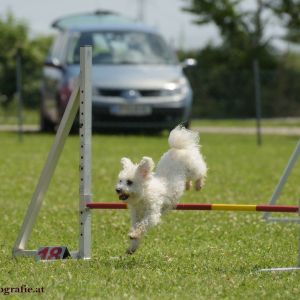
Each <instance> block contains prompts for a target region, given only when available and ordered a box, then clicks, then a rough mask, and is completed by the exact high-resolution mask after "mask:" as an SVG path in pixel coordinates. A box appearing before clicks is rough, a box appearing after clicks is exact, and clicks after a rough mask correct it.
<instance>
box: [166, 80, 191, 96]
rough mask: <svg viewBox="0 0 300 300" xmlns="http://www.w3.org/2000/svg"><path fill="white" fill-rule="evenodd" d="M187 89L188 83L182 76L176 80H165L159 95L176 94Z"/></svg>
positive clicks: (184, 92)
mask: <svg viewBox="0 0 300 300" xmlns="http://www.w3.org/2000/svg"><path fill="white" fill-rule="evenodd" d="M187 91H188V83H187V80H186V79H185V78H184V77H181V78H180V79H178V80H174V81H170V82H167V83H166V84H165V86H164V88H163V89H162V90H161V96H176V95H182V94H186V93H187Z"/></svg>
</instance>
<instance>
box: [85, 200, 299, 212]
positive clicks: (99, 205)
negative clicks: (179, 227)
mask: <svg viewBox="0 0 300 300" xmlns="http://www.w3.org/2000/svg"><path fill="white" fill-rule="evenodd" d="M86 205H87V207H88V208H90V209H126V208H127V204H126V203H118V202H91V203H87V204H86ZM174 209H175V210H218V211H248V212H250V211H252V212H255V211H258V212H282V213H298V211H299V207H298V206H292V205H252V204H206V203H181V204H177V205H176V207H175V208H174Z"/></svg>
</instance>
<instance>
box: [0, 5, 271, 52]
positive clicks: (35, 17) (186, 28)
mask: <svg viewBox="0 0 300 300" xmlns="http://www.w3.org/2000/svg"><path fill="white" fill-rule="evenodd" d="M141 1H144V3H145V6H144V7H145V9H144V22H145V23H146V24H148V25H150V26H154V27H156V28H157V29H158V30H159V31H160V32H161V33H162V35H163V36H164V37H165V38H166V40H167V41H168V42H170V43H171V44H172V45H173V46H174V47H176V48H183V49H190V48H194V49H196V48H202V47H204V46H205V45H206V44H207V43H208V42H213V43H218V41H219V37H218V32H217V30H216V28H215V27H214V26H213V25H205V26H201V27H200V26H196V25H193V24H192V20H193V16H192V15H190V14H187V13H184V12H182V10H181V8H182V7H183V6H184V5H185V3H187V2H188V0H106V1H105V0H84V1H82V0H51V1H43V0H0V16H1V15H4V14H5V13H6V12H7V11H8V10H10V11H12V12H13V14H14V15H15V16H16V17H17V18H18V19H19V18H20V19H24V20H26V21H27V22H28V24H29V26H30V29H31V33H32V35H36V34H45V33H46V34H47V33H54V31H53V30H51V28H50V25H51V23H52V22H53V21H54V20H55V19H57V18H59V17H61V16H64V15H66V14H72V13H79V12H89V11H95V10H97V9H108V10H112V11H116V12H119V13H121V14H122V15H125V16H127V17H131V18H136V17H137V16H138V15H139V5H138V3H140V2H141ZM255 2H256V0H244V1H243V2H242V3H243V7H244V8H247V9H248V8H251V7H253V5H254V4H255ZM275 27H276V26H274V24H273V26H271V31H272V30H273V31H274V28H275Z"/></svg>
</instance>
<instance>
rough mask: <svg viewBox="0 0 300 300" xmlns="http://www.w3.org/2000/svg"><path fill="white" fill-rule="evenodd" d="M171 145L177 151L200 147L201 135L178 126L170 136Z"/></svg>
mask: <svg viewBox="0 0 300 300" xmlns="http://www.w3.org/2000/svg"><path fill="white" fill-rule="evenodd" d="M168 141H169V145H170V147H171V148H175V149H186V148H191V147H199V135H198V133H197V132H194V131H191V130H188V129H186V128H185V127H183V126H181V125H178V126H176V127H175V128H174V129H173V130H172V131H171V132H170V135H169V140H168Z"/></svg>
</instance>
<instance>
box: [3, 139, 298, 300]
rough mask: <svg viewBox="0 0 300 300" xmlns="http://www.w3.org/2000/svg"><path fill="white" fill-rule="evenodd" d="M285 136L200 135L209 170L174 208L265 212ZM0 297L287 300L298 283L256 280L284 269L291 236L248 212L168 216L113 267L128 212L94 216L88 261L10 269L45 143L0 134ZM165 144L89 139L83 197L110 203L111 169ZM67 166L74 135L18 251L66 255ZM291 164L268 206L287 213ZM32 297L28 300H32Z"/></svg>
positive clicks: (73, 200)
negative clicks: (49, 248)
mask: <svg viewBox="0 0 300 300" xmlns="http://www.w3.org/2000/svg"><path fill="white" fill-rule="evenodd" d="M297 140H298V139H297V138H296V137H283V136H280V137H279V136H266V137H264V145H263V146H262V147H257V146H256V142H255V136H242V135H217V134H213V135H209V134H203V135H202V136H201V143H202V146H203V147H202V150H203V153H204V155H205V157H206V160H207V164H208V166H209V174H208V180H207V184H206V186H205V188H204V189H203V190H202V191H201V192H195V191H189V192H186V194H185V195H184V197H183V198H182V201H181V202H201V203H249V204H250V203H253V204H263V203H266V202H267V201H268V199H269V198H270V196H271V194H272V191H273V189H274V187H275V185H276V183H277V181H278V179H279V177H280V175H281V173H282V170H283V168H284V167H285V165H286V163H287V161H288V158H289V156H290V154H291V152H292V150H293V149H294V147H295V144H296V142H297ZM0 141H1V147H0V165H1V168H0V179H1V184H0V208H1V211H2V217H1V218H0V228H1V231H0V232H1V236H0V241H1V247H0V251H1V256H0V262H1V264H0V269H1V272H0V282H1V286H0V288H5V287H19V286H21V285H26V286H27V287H32V288H34V289H35V288H43V291H44V292H43V293H39V294H37V293H36V294H26V295H25V294H14V297H16V298H18V297H19V298H20V299H21V298H23V297H24V296H27V297H28V298H31V297H34V296H35V297H37V296H38V297H43V298H46V299H299V295H300V285H299V282H300V272H297V271H296V272H284V273H259V272H257V271H258V270H259V269H261V268H268V267H280V266H295V265H296V263H297V251H298V250H297V249H298V244H297V239H298V227H297V225H295V224H290V223H287V224H281V223H280V224H279V223H272V224H270V223H268V224H266V223H264V222H263V221H262V218H261V217H262V215H261V214H259V213H241V212H240V213H231V212H213V211H211V212H209V211H208V212H205V211H202V212H183V211H177V212H175V211H174V212H171V213H169V214H168V215H166V216H165V217H164V218H163V222H162V223H161V224H160V225H159V226H158V227H156V228H154V229H152V230H151V231H150V233H149V234H148V235H147V236H146V237H145V238H144V240H143V243H142V245H141V248H140V249H139V250H138V252H137V253H136V254H135V255H133V256H124V255H123V254H124V252H125V249H126V246H127V231H128V229H129V218H128V212H127V211H125V210H122V211H94V212H93V218H92V219H93V222H92V232H93V241H92V259H91V260H90V261H75V260H65V261H57V262H51V263H41V262H35V261H34V260H33V259H31V258H18V259H17V260H14V259H12V257H11V250H12V246H13V244H14V241H15V239H16V236H17V234H18V231H19V229H20V226H21V224H22V221H23V217H24V214H25V211H26V209H27V206H28V203H29V201H30V198H31V195H32V192H33V190H34V187H35V184H36V182H37V180H38V176H39V173H40V171H41V169H42V166H43V163H44V161H45V159H46V156H47V153H48V150H49V148H50V146H51V143H52V141H53V136H52V135H43V134H27V135H25V137H24V142H23V143H21V144H20V143H18V138H17V136H16V135H13V134H10V133H0ZM166 149H167V136H166V135H160V136H148V137H145V136H142V135H136V136H135V135H127V136H126V135H125V136H124V135H95V136H94V137H93V164H92V178H93V185H92V192H93V198H94V201H118V200H117V197H116V196H115V194H114V184H115V181H116V177H117V174H118V171H119V168H120V163H119V160H120V158H121V157H122V156H128V157H130V158H132V159H133V160H135V161H138V160H139V159H140V158H141V157H142V156H143V155H147V156H151V157H153V159H154V160H155V161H157V160H158V159H159V157H160V155H161V154H162V153H163V152H164V151H166ZM78 157H79V146H78V138H77V137H76V136H71V137H69V139H68V141H67V143H66V146H65V149H64V152H63V155H62V157H61V160H60V162H59V166H58V167H57V170H56V172H55V176H54V178H53V180H52V182H51V185H50V187H49V191H48V193H47V195H46V197H45V200H44V205H43V207H42V209H41V211H40V214H39V217H38V221H37V223H36V224H35V227H34V230H33V232H32V235H31V238H30V242H29V245H28V248H30V249H36V248H38V247H39V246H42V245H53V246H54V245H66V246H67V247H68V248H69V249H70V250H76V249H77V240H78ZM299 176H300V168H299V164H297V166H296V168H295V169H294V170H293V172H292V174H291V177H290V178H289V180H288V183H287V184H286V187H285V188H284V191H283V194H282V197H281V198H280V203H282V204H294V205H295V204H297V199H298V198H299V190H300V188H299ZM35 297H34V298H35Z"/></svg>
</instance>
